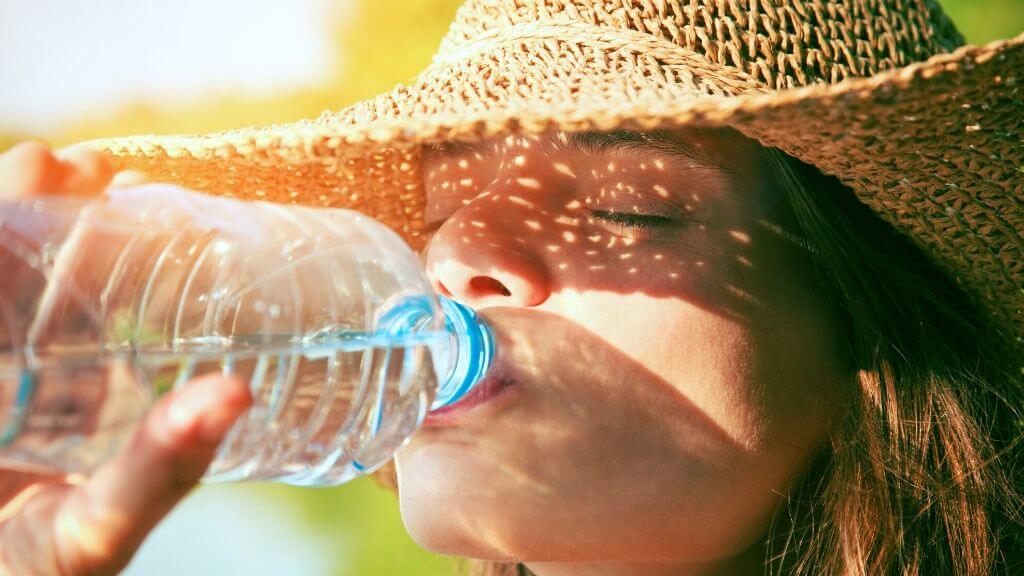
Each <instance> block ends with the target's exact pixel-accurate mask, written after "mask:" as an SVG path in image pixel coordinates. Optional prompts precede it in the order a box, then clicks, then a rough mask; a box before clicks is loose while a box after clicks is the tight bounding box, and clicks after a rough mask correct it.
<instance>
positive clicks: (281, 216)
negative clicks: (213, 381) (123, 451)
mask: <svg viewBox="0 0 1024 576" xmlns="http://www.w3.org/2000/svg"><path fill="white" fill-rule="evenodd" d="M493 352H494V349H493V335H492V333H491V331H490V329H489V328H488V327H487V326H486V325H485V324H484V323H483V322H482V321H481V320H480V319H479V318H478V317H477V316H476V315H475V314H474V313H473V311H472V310H470V309H469V308H467V307H465V306H463V305H460V304H458V303H456V302H454V301H451V300H448V299H445V298H443V297H438V296H436V295H435V294H434V293H433V291H432V289H431V287H430V284H429V282H428V281H427V279H426V277H425V275H424V273H423V269H422V266H421V265H420V262H419V260H418V258H417V257H416V255H415V254H414V253H413V252H412V250H411V249H410V248H409V247H408V246H407V245H406V244H405V243H404V242H403V241H402V239H401V238H400V237H399V236H398V235H397V234H395V233H394V232H393V231H391V230H390V229H388V228H387V227H385V226H384V225H382V224H380V223H379V222H377V221H375V220H373V219H371V218H368V217H366V216H364V215H361V214H359V213H357V212H353V211H350V210H340V209H331V210H325V209H312V208H303V207H297V206H285V205H279V204H271V203H264V202H240V201H236V200H231V199H227V198H221V197H212V196H207V195H203V194H199V193H195V192H189V191H186V190H183V189H181V188H177V187H174V186H169V185H146V186H140V187H135V188H125V189H112V190H110V191H108V194H107V195H106V196H105V197H103V198H100V199H93V200H82V199H73V198H64V197H47V198H43V199H30V200H25V201H12V202H7V203H0V466H6V467H9V468H18V469H33V470H45V471H65V472H73V471H78V472H89V471H91V470H93V469H94V468H96V467H97V466H98V465H99V464H100V463H102V462H103V461H105V460H107V459H108V458H109V457H111V456H112V455H113V453H114V452H115V451H116V450H117V449H119V448H120V447H121V446H123V445H124V444H125V441H126V440H127V439H128V437H129V436H130V434H131V432H132V430H133V429H134V427H135V425H136V424H137V423H138V421H139V420H140V418H141V416H142V415H143V413H144V412H145V411H146V410H147V409H148V407H149V406H150V405H151V404H152V403H153V402H154V400H155V399H156V398H157V397H158V396H159V395H160V394H162V393H164V392H166V391H167V390H170V389H173V388H175V387H177V386H180V385H182V384H183V383H184V382H186V381H187V380H188V379H189V378H191V377H192V376H193V375H197V374H200V373H205V372H210V371H215V370H216V371H222V372H223V373H225V374H238V375H241V376H242V377H244V378H246V379H247V380H248V382H249V386H250V389H251V391H252V395H253V400H254V401H253V405H252V406H251V407H250V408H249V410H248V411H247V412H246V413H245V414H244V415H243V416H242V417H241V418H240V419H239V421H238V422H237V423H236V424H235V426H234V428H232V429H231V431H230V432H229V434H228V436H227V438H226V439H225V441H224V442H223V444H222V445H221V446H220V448H219V451H218V453H217V456H216V457H215V459H214V461H213V463H212V465H211V467H210V468H209V470H208V471H207V474H206V476H205V480H206V481H238V480H272V481H278V482H285V483H289V484H296V485H321V486H323V485H334V484H340V483H342V482H345V481H347V480H349V479H351V478H353V477H355V476H358V475H362V474H367V473H369V472H371V471H373V470H375V469H376V468H378V467H379V466H381V465H382V464H384V463H385V462H387V461H388V460H389V459H390V458H391V457H392V455H393V454H394V452H395V451H396V450H397V449H398V448H400V447H401V446H402V445H403V444H404V442H405V441H406V440H407V439H408V438H409V437H410V436H411V435H412V434H413V433H414V432H415V431H416V429H417V428H418V427H419V425H420V424H421V422H422V420H423V418H424V417H425V416H426V414H427V412H428V410H430V409H435V408H440V407H443V406H446V405H449V404H452V403H454V402H456V401H457V400H459V399H460V398H461V397H463V396H464V395H465V394H466V393H467V392H468V391H469V389H470V388H471V387H472V386H473V385H474V384H475V383H476V382H478V381H479V380H480V379H482V378H483V376H484V375H485V374H486V372H487V370H488V368H489V366H490V362H491V358H492V355H493Z"/></svg>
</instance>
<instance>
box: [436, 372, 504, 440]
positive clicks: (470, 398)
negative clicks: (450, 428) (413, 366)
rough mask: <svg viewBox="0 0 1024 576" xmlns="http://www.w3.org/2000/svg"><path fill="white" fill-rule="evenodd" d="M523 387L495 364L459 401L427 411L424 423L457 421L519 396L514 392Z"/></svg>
mask: <svg viewBox="0 0 1024 576" xmlns="http://www.w3.org/2000/svg"><path fill="white" fill-rule="evenodd" d="M521 388H522V385H521V384H520V383H519V382H518V381H516V380H515V379H513V378H512V376H511V375H510V374H508V372H507V371H506V370H502V369H501V368H500V367H499V366H494V367H493V368H492V369H491V372H490V373H489V374H488V375H487V376H485V377H484V379H483V380H481V381H480V382H478V383H477V385H476V386H474V387H473V389H472V390H470V392H469V394H466V395H465V396H464V397H462V399H460V400H459V401H458V402H456V403H454V404H451V405H448V406H445V407H444V408H439V409H437V410H433V411H431V412H429V413H427V417H426V418H425V419H424V420H423V425H424V426H432V425H447V424H453V423H456V422H458V421H459V420H461V419H462V418H464V417H465V416H466V415H468V414H471V413H473V412H478V411H480V410H481V409H482V408H483V407H484V406H492V405H496V404H498V403H499V400H500V401H501V402H500V403H505V401H506V400H508V399H509V398H511V397H512V396H518V394H513V392H515V391H516V390H519V389H521Z"/></svg>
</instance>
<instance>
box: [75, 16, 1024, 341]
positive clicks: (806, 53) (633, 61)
mask: <svg viewBox="0 0 1024 576" xmlns="http://www.w3.org/2000/svg"><path fill="white" fill-rule="evenodd" d="M962 43H963V41H962V38H961V37H960V35H959V34H958V33H957V31H956V30H955V28H954V27H953V26H952V24H951V23H950V22H949V20H948V19H947V17H946V16H945V15H944V14H943V12H942V11H941V9H940V8H939V6H938V5H937V4H936V3H935V2H933V1H930V0H836V1H822V0H688V1H679V0H633V1H629V0H603V1H599V0H590V1H583V0H576V1H571V0H471V1H469V2H467V3H466V4H465V5H463V7H462V8H460V10H459V12H458V14H457V16H456V20H455V22H454V23H453V24H452V27H451V29H450V30H449V33H448V35H447V36H446V37H445V38H444V40H443V41H442V43H441V46H440V49H439V50H438V52H437V54H436V55H435V57H434V59H433V62H432V64H431V66H430V67H429V68H427V69H426V70H424V71H423V72H422V73H421V74H420V75H419V76H417V77H416V78H415V79H414V80H413V81H412V82H410V83H409V84H408V85H399V86H396V87H395V88H394V89H393V90H392V91H390V92H388V93H385V94H382V95H381V96H378V97H376V98H374V99H371V100H366V101H363V102H360V103H357V104H355V105H353V106H350V107H348V108H345V109H343V110H341V111H339V112H325V113H324V114H323V115H322V116H321V117H320V118H318V119H316V120H311V121H302V122H298V123H295V124H288V125H277V126H267V127H261V128H248V129H243V130H237V131H231V132H225V133H218V134H210V135H203V136H164V137H156V136H140V137H131V138H121V139H113V140H102V141H94V142H91V143H88V145H90V146H98V147H100V148H103V149H105V150H107V151H108V152H110V153H111V154H113V155H114V157H115V163H116V164H117V165H118V167H119V168H122V169H127V168H133V169H139V170H143V171H145V172H147V173H149V174H150V175H151V177H152V178H153V179H156V180H161V181H171V182H177V183H180V184H183V185H185V186H188V187H191V188H195V189H199V190H204V191H207V192H210V193H213V194H223V195H231V196H236V197H242V198H256V199H266V200H273V201H280V202H293V203H303V204H313V205H322V206H337V207H347V208H352V209H356V210H360V211H362V212H365V213H367V214H369V215H372V216H374V217H376V218H378V219H380V220H381V221H383V222H384V223H386V224H388V225H389V226H391V227H393V228H394V229H395V230H397V231H398V232H399V233H401V234H402V235H403V236H404V237H405V238H406V239H407V240H408V241H409V242H410V244H411V245H413V246H414V247H417V248H418V247H420V246H421V244H422V238H421V236H420V234H419V230H420V229H421V227H422V217H423V208H424V204H425V199H424V193H423V188H422V178H421V174H420V169H419V158H420V149H421V146H422V145H423V144H429V143H434V142H440V141H445V140H462V141H473V140H478V139H481V138H485V137H490V136H495V135H500V134H507V133H513V132H514V133H540V132H544V131H547V130H552V129H562V130H610V129H637V130H643V129H656V128H670V127H674V126H685V125H692V126H730V127H733V128H736V129H738V130H739V131H741V132H743V133H744V134H746V135H748V136H751V137H753V138H756V139H757V140H759V141H760V142H762V143H763V144H765V145H768V146H774V147H778V148H780V149H782V150H783V151H785V152H787V153H789V154H791V155H793V156H796V157H797V158H799V159H801V160H803V161H805V162H808V163H811V164H814V165H816V166H817V167H819V168H820V169H821V170H823V171H824V172H827V173H830V174H834V175H836V176H838V177H839V178H840V179H841V180H842V181H843V182H845V183H846V184H848V185H849V186H851V187H852V188H853V189H854V191H855V192H856V193H857V195H858V196H859V198H860V199H861V200H862V201H863V202H865V203H866V204H867V205H868V206H870V207H871V208H872V209H873V210H875V211H876V212H877V213H878V214H879V215H881V217H883V218H884V219H885V220H887V221H888V222H890V223H891V224H893V225H894V226H895V227H896V228H898V229H899V230H901V231H902V232H904V233H906V234H908V235H909V236H910V237H911V238H913V239H914V241H915V242H916V243H917V244H918V245H919V246H920V247H921V248H923V249H924V250H925V252H926V253H927V254H929V255H930V256H931V257H933V259H934V260H935V261H936V262H937V263H938V264H939V265H940V266H941V267H942V268H943V269H944V270H945V271H946V272H948V273H949V274H950V275H951V276H952V277H954V278H955V279H956V280H957V281H958V282H959V283H960V284H961V285H963V286H964V287H965V288H966V289H967V290H968V292H969V293H970V294H971V295H972V296H973V297H975V298H976V299H977V301H978V303H979V304H980V305H981V306H982V307H983V309H985V310H986V311H988V312H989V313H990V314H991V315H992V317H993V318H994V319H995V323H996V327H997V328H998V329H1000V330H1002V331H1003V332H1004V335H1005V337H1006V339H1007V341H1008V342H1009V343H1011V345H1014V344H1015V345H1016V346H1017V347H1018V350H1021V349H1024V348H1022V347H1024V144H1022V134H1024V35H1021V36H1018V37H1017V38H1015V39H1012V40H1008V41H1003V42H998V43H993V44H990V45H988V46H985V47H973V46H961V45H962Z"/></svg>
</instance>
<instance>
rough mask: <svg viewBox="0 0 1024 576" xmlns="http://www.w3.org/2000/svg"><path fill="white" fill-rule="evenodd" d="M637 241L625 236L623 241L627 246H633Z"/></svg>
mask: <svg viewBox="0 0 1024 576" xmlns="http://www.w3.org/2000/svg"><path fill="white" fill-rule="evenodd" d="M635 242H636V239H635V238H623V239H622V243H623V244H625V245H626V246H632V245H633V244H634V243H635Z"/></svg>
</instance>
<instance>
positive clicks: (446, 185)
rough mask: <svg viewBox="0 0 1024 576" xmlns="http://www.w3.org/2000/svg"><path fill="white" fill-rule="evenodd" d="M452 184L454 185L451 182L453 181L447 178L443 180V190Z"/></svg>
mask: <svg viewBox="0 0 1024 576" xmlns="http://www.w3.org/2000/svg"><path fill="white" fill-rule="evenodd" d="M451 185H452V183H451V182H449V181H447V180H445V181H444V182H442V183H441V189H443V190H447V189H448V188H450V187H451Z"/></svg>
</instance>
